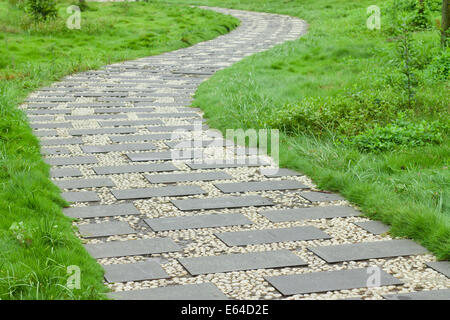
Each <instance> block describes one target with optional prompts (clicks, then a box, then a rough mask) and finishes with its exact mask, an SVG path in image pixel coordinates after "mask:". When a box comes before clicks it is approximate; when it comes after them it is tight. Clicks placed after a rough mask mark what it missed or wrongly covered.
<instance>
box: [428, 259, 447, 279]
mask: <svg viewBox="0 0 450 320" xmlns="http://www.w3.org/2000/svg"><path fill="white" fill-rule="evenodd" d="M425 264H426V265H427V266H429V267H430V268H431V269H434V270H435V271H437V272H439V273H442V274H443V275H444V276H446V277H447V278H450V261H434V262H427V263H425Z"/></svg>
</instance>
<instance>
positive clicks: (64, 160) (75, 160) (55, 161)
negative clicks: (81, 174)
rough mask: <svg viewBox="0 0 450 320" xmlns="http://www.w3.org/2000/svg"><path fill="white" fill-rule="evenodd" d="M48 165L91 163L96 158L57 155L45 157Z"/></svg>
mask: <svg viewBox="0 0 450 320" xmlns="http://www.w3.org/2000/svg"><path fill="white" fill-rule="evenodd" d="M45 162H47V163H48V164H49V165H53V166H70V165H78V164H92V163H97V162H98V160H97V158H96V157H93V156H77V157H59V158H47V159H45Z"/></svg>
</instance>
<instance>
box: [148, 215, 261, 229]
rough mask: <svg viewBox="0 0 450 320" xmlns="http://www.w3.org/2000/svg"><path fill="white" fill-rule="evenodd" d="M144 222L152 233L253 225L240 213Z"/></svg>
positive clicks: (156, 219) (168, 218) (157, 219)
mask: <svg viewBox="0 0 450 320" xmlns="http://www.w3.org/2000/svg"><path fill="white" fill-rule="evenodd" d="M144 221H145V223H147V224H148V226H149V227H150V228H152V230H153V231H168V230H184V229H198V228H217V227H227V226H237V225H244V224H253V222H252V221H250V220H249V219H247V218H246V217H245V216H244V215H242V214H240V213H229V214H205V215H197V216H183V217H167V218H155V219H145V220H144Z"/></svg>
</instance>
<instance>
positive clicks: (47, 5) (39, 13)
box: [26, 0, 57, 22]
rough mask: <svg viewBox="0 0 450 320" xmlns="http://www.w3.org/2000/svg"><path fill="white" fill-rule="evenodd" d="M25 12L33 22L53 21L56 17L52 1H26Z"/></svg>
mask: <svg viewBox="0 0 450 320" xmlns="http://www.w3.org/2000/svg"><path fill="white" fill-rule="evenodd" d="M26 11H27V13H28V14H30V15H31V17H32V18H33V20H34V21H35V22H37V21H46V20H48V19H54V18H56V16H57V10H56V3H55V1H54V0H27V3H26Z"/></svg>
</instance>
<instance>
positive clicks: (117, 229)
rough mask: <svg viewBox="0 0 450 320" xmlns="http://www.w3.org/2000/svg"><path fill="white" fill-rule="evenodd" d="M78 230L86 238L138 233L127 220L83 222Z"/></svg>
mask: <svg viewBox="0 0 450 320" xmlns="http://www.w3.org/2000/svg"><path fill="white" fill-rule="evenodd" d="M78 231H80V234H81V235H82V236H83V237H84V238H97V237H108V236H114V235H122V234H131V233H136V231H135V230H134V229H133V228H131V227H130V225H129V224H128V223H127V222H122V221H113V222H102V223H89V224H82V225H79V226H78Z"/></svg>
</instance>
